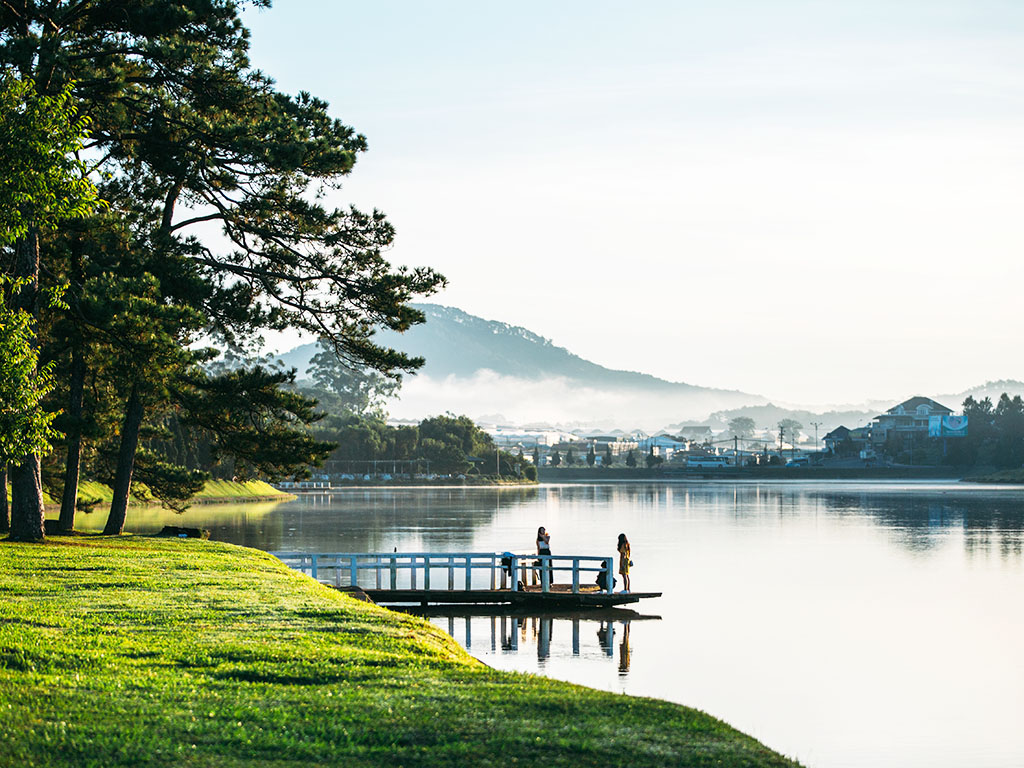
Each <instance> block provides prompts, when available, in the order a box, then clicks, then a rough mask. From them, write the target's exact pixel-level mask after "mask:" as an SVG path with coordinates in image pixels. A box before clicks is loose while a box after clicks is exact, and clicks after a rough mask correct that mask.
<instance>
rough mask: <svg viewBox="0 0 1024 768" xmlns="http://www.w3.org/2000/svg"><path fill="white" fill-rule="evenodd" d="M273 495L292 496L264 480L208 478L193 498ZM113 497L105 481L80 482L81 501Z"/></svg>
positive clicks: (265, 496)
mask: <svg viewBox="0 0 1024 768" xmlns="http://www.w3.org/2000/svg"><path fill="white" fill-rule="evenodd" d="M134 487H135V488H139V487H143V488H144V486H142V484H141V483H135V484H134ZM272 496H280V497H281V498H290V494H287V493H284V492H283V491H279V490H277V488H275V487H274V486H272V485H269V484H268V483H264V482H263V481H262V480H248V481H245V482H236V481H232V480H207V481H206V485H204V486H203V490H201V491H200V492H199V493H197V494H196V495H195V496H193V497H192V498H193V499H194V500H196V501H204V500H205V501H209V500H212V499H216V500H218V501H219V500H232V499H238V500H239V501H246V500H248V499H255V498H261V499H262V498H268V497H272ZM113 497H114V492H113V491H112V490H111V489H110V486H108V485H104V484H103V483H97V482H95V481H94V480H87V481H84V482H81V483H79V484H78V498H79V500H81V501H84V502H87V503H88V502H99V503H104V504H109V503H110V501H111V499H113ZM131 502H132V503H133V504H138V503H140V502H139V501H138V499H136V497H135V495H134V494H133V495H132V498H131ZM50 503H51V502H50V500H49V499H47V504H50ZM58 503H59V502H58ZM141 503H146V502H141Z"/></svg>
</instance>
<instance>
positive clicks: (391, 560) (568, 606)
mask: <svg viewBox="0 0 1024 768" xmlns="http://www.w3.org/2000/svg"><path fill="white" fill-rule="evenodd" d="M272 554H274V555H276V556H277V557H278V558H280V559H281V560H282V561H283V562H284V563H286V564H287V565H289V566H290V567H292V568H295V569H296V570H298V571H301V572H303V573H308V574H309V575H310V576H312V577H313V578H314V579H316V580H318V581H321V582H323V583H325V584H328V585H330V586H333V587H336V588H337V589H342V590H345V591H353V592H356V591H358V592H359V593H360V594H365V595H366V596H367V597H368V598H370V599H371V600H373V601H374V602H375V603H383V604H411V605H421V606H427V605H439V604H444V605H496V606H497V605H503V606H513V607H531V608H539V607H545V608H551V609H559V610H580V609H597V608H613V607H615V606H620V605H628V604H631V603H637V602H639V601H640V600H644V599H648V598H655V597H661V592H629V593H623V592H614V591H613V590H612V589H609V588H607V587H598V586H597V584H595V583H594V581H595V580H603V583H604V584H606V585H607V584H610V583H612V582H611V578H610V577H611V576H612V575H613V566H614V558H611V557H593V556H584V555H526V554H513V553H510V552H502V553H494V552H485V553H479V552H476V553H461V552H453V553H448V552H444V553H422V552H416V553H405V552H381V553H373V552H371V553H351V552H347V553H346V552H342V553H323V554H321V553H317V554H311V553H302V552H274V553H272ZM513 574H515V576H516V578H512V575H513ZM439 576H440V579H439ZM445 576H447V579H446V580H445V579H444V577H445ZM595 577H596V578H595ZM439 581H440V583H441V584H444V585H445V586H446V587H447V588H439V586H438V583H439ZM531 582H536V583H531ZM588 582H589V583H588ZM456 585H458V588H456Z"/></svg>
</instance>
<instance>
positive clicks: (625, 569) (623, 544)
mask: <svg viewBox="0 0 1024 768" xmlns="http://www.w3.org/2000/svg"><path fill="white" fill-rule="evenodd" d="M616 549H617V550H619V573H620V574H622V591H623V592H629V567H630V566H631V565H633V561H632V560H630V559H629V555H630V552H629V539H627V538H626V534H624V533H620V534H619V543H618V546H617V547H616Z"/></svg>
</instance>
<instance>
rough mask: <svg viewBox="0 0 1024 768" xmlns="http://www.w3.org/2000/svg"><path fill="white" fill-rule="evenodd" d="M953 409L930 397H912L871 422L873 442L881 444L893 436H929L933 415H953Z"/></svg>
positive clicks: (912, 437) (914, 437) (911, 437)
mask: <svg viewBox="0 0 1024 768" xmlns="http://www.w3.org/2000/svg"><path fill="white" fill-rule="evenodd" d="M952 415H953V411H952V410H951V409H950V408H947V407H946V406H944V405H943V404H942V403H937V402H936V401H934V400H932V399H931V398H930V397H921V396H917V397H912V398H910V399H909V400H904V401H903V402H902V403H899V404H898V405H894V406H893V407H892V408H890V409H889V410H888V411H886V412H885V413H883V414H881V415H879V416H876V417H875V418H874V419H873V420H872V422H871V442H872V443H874V444H875V445H881V444H883V443H885V442H886V441H888V440H889V439H890V438H892V437H903V438H910V439H917V438H921V437H928V433H929V423H930V422H931V419H932V417H939V418H940V419H941V418H942V417H948V416H952Z"/></svg>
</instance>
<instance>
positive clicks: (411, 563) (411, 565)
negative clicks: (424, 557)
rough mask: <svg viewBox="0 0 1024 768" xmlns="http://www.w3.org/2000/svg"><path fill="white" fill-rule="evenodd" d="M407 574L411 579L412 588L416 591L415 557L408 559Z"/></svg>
mask: <svg viewBox="0 0 1024 768" xmlns="http://www.w3.org/2000/svg"><path fill="white" fill-rule="evenodd" d="M409 573H410V574H411V576H410V577H409V578H411V579H412V588H413V589H416V557H415V555H414V556H412V557H410V558H409Z"/></svg>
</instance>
